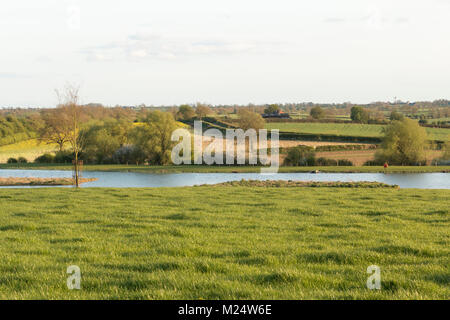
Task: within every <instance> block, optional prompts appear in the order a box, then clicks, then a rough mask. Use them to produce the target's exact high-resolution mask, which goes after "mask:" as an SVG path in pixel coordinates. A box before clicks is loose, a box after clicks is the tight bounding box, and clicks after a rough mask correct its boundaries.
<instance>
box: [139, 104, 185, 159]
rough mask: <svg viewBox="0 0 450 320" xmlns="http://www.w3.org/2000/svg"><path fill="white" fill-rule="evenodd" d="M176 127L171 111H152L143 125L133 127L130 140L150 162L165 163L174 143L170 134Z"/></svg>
mask: <svg viewBox="0 0 450 320" xmlns="http://www.w3.org/2000/svg"><path fill="white" fill-rule="evenodd" d="M177 127H178V126H177V123H176V121H175V119H174V118H173V115H172V114H171V113H169V112H162V111H159V110H157V111H152V112H150V113H149V115H148V117H147V119H146V120H145V125H143V126H140V127H137V128H136V129H135V131H134V132H133V135H132V140H133V142H134V145H135V147H136V148H137V150H138V152H139V153H141V154H143V155H144V157H145V158H146V159H147V160H148V161H149V162H150V163H154V164H158V165H165V164H168V163H169V161H170V152H171V150H172V147H173V145H174V142H173V141H171V136H172V132H173V131H174V130H175V129H177Z"/></svg>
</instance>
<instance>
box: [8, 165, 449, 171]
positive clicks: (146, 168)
mask: <svg viewBox="0 0 450 320" xmlns="http://www.w3.org/2000/svg"><path fill="white" fill-rule="evenodd" d="M1 169H27V170H28V169H30V170H72V166H70V165H67V164H39V163H25V164H22V163H20V164H16V163H14V164H0V170H1ZM83 170H85V171H112V172H113V171H122V172H145V173H183V172H199V173H221V172H222V173H231V172H232V173H234V172H236V173H245V172H256V173H258V172H261V167H258V166H208V165H180V166H176V165H170V166H145V165H139V166H136V165H114V164H99V165H85V166H84V167H83ZM315 170H319V171H322V172H386V173H421V172H450V166H390V167H389V168H387V169H384V168H383V167H382V166H359V167H358V166H341V167H333V166H329V167H280V168H279V172H288V173H289V172H311V171H315Z"/></svg>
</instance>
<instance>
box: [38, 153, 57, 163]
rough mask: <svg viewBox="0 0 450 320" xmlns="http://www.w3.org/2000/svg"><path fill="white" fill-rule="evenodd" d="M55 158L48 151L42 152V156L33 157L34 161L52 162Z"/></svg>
mask: <svg viewBox="0 0 450 320" xmlns="http://www.w3.org/2000/svg"><path fill="white" fill-rule="evenodd" d="M54 160H55V156H54V155H52V154H50V153H44V154H43V155H42V156H39V157H37V158H36V159H34V162H35V163H53V162H54Z"/></svg>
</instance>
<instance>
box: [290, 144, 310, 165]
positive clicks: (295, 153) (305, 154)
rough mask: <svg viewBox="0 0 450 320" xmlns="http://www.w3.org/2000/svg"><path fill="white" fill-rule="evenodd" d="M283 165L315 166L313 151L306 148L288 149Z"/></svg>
mask: <svg viewBox="0 0 450 320" xmlns="http://www.w3.org/2000/svg"><path fill="white" fill-rule="evenodd" d="M284 164H285V165H286V166H313V165H314V164H315V152H314V149H313V148H311V147H308V146H297V147H293V148H289V151H288V154H287V156H286V158H285V159H284Z"/></svg>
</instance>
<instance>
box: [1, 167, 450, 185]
mask: <svg viewBox="0 0 450 320" xmlns="http://www.w3.org/2000/svg"><path fill="white" fill-rule="evenodd" d="M71 176H72V172H71V171H62V170H9V169H8V170H0V177H4V178H7V177H36V178H64V177H71ZM82 176H83V178H98V180H97V181H94V182H88V183H84V184H83V185H82V186H83V187H117V188H141V187H183V186H194V185H200V184H215V183H220V182H227V181H237V180H241V179H246V180H297V181H343V182H352V181H353V182H358V181H373V182H383V183H387V184H396V185H399V186H400V187H401V188H419V189H450V173H387V174H386V173H317V174H314V173H277V174H273V175H262V174H260V173H164V174H163V173H161V174H155V173H140V172H139V173H135V172H105V171H84V172H83V173H82ZM4 188H10V187H4ZM15 188H17V187H15ZM19 188H24V187H19ZM28 188H29V187H28Z"/></svg>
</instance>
